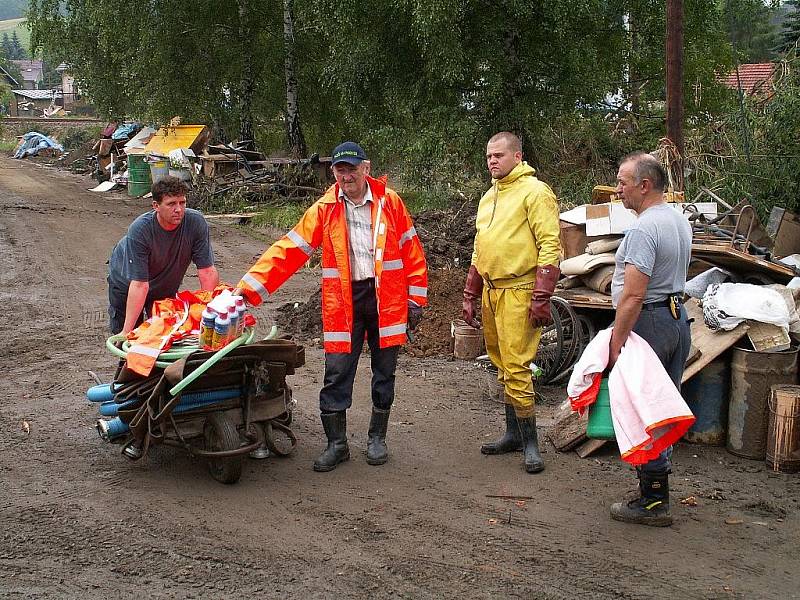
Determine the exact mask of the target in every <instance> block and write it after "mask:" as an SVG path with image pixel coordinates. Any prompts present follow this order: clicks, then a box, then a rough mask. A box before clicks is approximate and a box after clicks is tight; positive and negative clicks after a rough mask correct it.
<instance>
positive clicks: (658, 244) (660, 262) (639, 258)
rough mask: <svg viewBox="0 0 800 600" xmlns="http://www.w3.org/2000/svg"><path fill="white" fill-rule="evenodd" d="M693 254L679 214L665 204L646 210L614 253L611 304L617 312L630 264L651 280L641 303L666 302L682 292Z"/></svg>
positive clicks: (685, 223) (687, 228)
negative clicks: (690, 256) (627, 266)
mask: <svg viewBox="0 0 800 600" xmlns="http://www.w3.org/2000/svg"><path fill="white" fill-rule="evenodd" d="M691 251H692V227H691V225H689V221H688V220H687V219H686V217H684V216H683V215H682V214H681V213H680V212H679V211H677V210H675V209H674V208H672V207H670V206H668V205H667V204H657V205H655V206H651V207H650V208H648V209H647V210H645V211H644V212H643V213H642V214H641V215H639V219H638V220H637V221H636V224H635V225H634V226H633V227H631V228H630V229H628V230H627V231H626V232H625V236H624V237H623V239H622V243H621V244H620V246H619V248H618V249H617V253H616V267H615V268H614V278H613V279H612V281H611V301H612V303H613V305H614V308H616V306H617V303H618V302H619V298H620V296H621V295H622V285H623V282H624V279H625V265H626V264H631V265H633V266H634V267H636V268H637V269H638V270H639V271H640V272H642V273H644V274H645V275H647V276H649V277H650V282H649V283H648V284H647V292H646V294H645V298H644V303H645V304H649V303H651V302H659V301H661V300H665V299H666V298H667V297H668V296H669V295H670V294H671V293H673V292H683V288H684V286H685V285H686V270H687V268H688V266H689V255H690V254H691Z"/></svg>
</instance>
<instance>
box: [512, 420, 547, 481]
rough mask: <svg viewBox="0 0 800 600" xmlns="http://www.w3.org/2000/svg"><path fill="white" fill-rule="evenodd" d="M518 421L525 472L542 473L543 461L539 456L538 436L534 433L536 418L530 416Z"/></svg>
mask: <svg viewBox="0 0 800 600" xmlns="http://www.w3.org/2000/svg"><path fill="white" fill-rule="evenodd" d="M517 421H519V430H520V433H522V452H523V453H524V454H525V470H526V471H527V472H528V473H539V472H540V471H544V460H542V455H541V454H539V434H538V433H536V417H535V416H533V415H531V416H530V417H525V418H523V419H520V418H517Z"/></svg>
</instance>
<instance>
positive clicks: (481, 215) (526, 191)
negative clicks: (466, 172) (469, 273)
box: [472, 162, 561, 287]
mask: <svg viewBox="0 0 800 600" xmlns="http://www.w3.org/2000/svg"><path fill="white" fill-rule="evenodd" d="M534 173H535V171H534V170H533V167H531V166H529V165H528V163H526V162H521V163H519V164H518V165H517V166H516V167H514V168H513V169H512V170H511V172H510V173H509V174H508V175H506V176H505V177H503V178H502V179H499V180H495V181H493V185H492V187H491V189H490V190H489V191H488V192H486V193H485V194H484V195H483V198H481V201H480V204H478V214H477V216H476V218H475V227H476V234H475V247H474V250H473V253H472V264H473V265H475V267H476V268H477V269H478V273H480V274H481V275H482V276H483V278H484V279H486V280H489V281H492V282H494V283H495V284H496V286H497V287H516V286H517V285H522V284H526V283H533V282H534V281H536V267H537V266H544V265H558V264H559V260H560V257H559V255H560V253H561V242H560V240H559V233H560V225H559V213H558V202H557V201H556V196H555V194H554V193H553V190H551V189H550V186H548V185H547V184H546V183H544V182H543V181H540V180H539V179H538V178H536V176H535V175H534Z"/></svg>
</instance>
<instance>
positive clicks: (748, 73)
mask: <svg viewBox="0 0 800 600" xmlns="http://www.w3.org/2000/svg"><path fill="white" fill-rule="evenodd" d="M776 69H777V65H776V64H775V63H747V64H743V65H739V68H738V69H737V70H736V71H733V72H732V73H729V74H728V75H726V76H725V77H722V78H721V79H720V82H721V83H722V85H724V86H725V87H727V88H730V89H732V90H734V91H736V92H738V91H739V86H741V89H742V92H743V93H744V95H745V96H760V97H763V98H769V97H770V96H772V94H773V93H774V91H775V87H774V81H775V71H776ZM737 71H738V73H737Z"/></svg>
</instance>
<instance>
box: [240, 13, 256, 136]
mask: <svg viewBox="0 0 800 600" xmlns="http://www.w3.org/2000/svg"><path fill="white" fill-rule="evenodd" d="M238 7H239V44H240V47H241V55H242V77H241V80H240V82H239V141H246V140H247V141H249V144H248V146H250V147H252V146H253V94H254V92H255V69H254V64H253V47H254V46H255V40H254V39H253V27H252V23H253V16H252V7H251V6H250V0H238Z"/></svg>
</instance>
